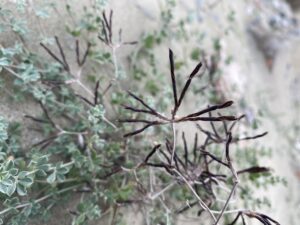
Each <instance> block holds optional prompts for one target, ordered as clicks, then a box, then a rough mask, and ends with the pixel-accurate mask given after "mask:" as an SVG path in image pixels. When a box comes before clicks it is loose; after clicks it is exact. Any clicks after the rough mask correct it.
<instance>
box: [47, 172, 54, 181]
mask: <svg viewBox="0 0 300 225" xmlns="http://www.w3.org/2000/svg"><path fill="white" fill-rule="evenodd" d="M55 180H56V170H55V171H54V172H53V173H51V174H50V175H49V176H48V177H47V182H48V183H49V184H53V183H54V182H55Z"/></svg>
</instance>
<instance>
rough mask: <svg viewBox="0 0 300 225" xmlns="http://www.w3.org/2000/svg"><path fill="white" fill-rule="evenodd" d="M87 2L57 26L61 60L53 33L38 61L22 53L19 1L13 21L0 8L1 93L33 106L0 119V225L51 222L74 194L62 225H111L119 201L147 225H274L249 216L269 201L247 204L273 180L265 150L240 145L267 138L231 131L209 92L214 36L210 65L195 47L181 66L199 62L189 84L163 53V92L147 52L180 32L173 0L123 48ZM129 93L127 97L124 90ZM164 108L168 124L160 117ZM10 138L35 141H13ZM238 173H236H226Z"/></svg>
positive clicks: (215, 91) (234, 122) (217, 74)
mask: <svg viewBox="0 0 300 225" xmlns="http://www.w3.org/2000/svg"><path fill="white" fill-rule="evenodd" d="M96 2H98V3H97V4H96V5H92V7H91V9H89V8H84V13H83V16H82V17H81V18H79V22H78V23H76V22H75V24H74V26H70V25H68V26H66V32H67V33H68V35H70V36H71V37H72V40H73V44H70V43H69V47H70V46H71V47H70V48H71V53H72V54H71V55H70V54H69V52H68V51H67V50H66V48H67V47H66V46H67V45H64V44H63V42H62V41H61V39H62V38H59V37H57V36H55V37H54V38H52V37H51V38H49V37H42V38H41V40H39V41H40V49H41V50H43V53H45V54H43V53H40V52H39V53H38V52H35V51H34V50H33V49H34V48H32V49H31V48H29V47H28V45H27V42H31V41H32V39H30V38H31V37H30V36H29V37H28V36H27V35H28V33H29V31H28V29H29V28H28V27H27V26H26V23H25V22H24V21H23V20H22V19H20V20H19V18H22V17H21V16H20V15H23V14H22V9H23V10H24V8H26V5H22V4H21V3H19V5H18V6H19V10H20V15H19V17H14V15H13V12H12V11H10V10H6V9H2V8H1V11H0V14H1V17H3V18H4V19H3V21H2V23H1V28H2V29H1V30H3V31H8V30H11V31H12V32H14V33H15V34H16V38H18V39H19V40H20V41H19V42H17V44H16V45H14V46H12V47H8V48H5V47H2V48H1V52H0V68H1V70H2V74H3V75H4V76H9V77H8V78H7V79H5V80H3V82H2V83H4V84H5V83H7V84H8V85H9V84H10V81H11V82H12V84H11V85H12V87H11V89H9V88H6V87H5V85H2V88H3V89H4V90H6V92H7V94H8V96H9V98H10V99H9V100H11V101H15V102H22V101H26V103H27V102H31V103H32V104H34V107H36V108H37V110H34V111H36V112H35V113H34V115H31V114H30V115H29V114H26V115H25V116H24V118H26V119H27V120H28V123H30V126H28V125H25V124H17V123H13V122H11V123H8V122H7V121H6V120H5V119H4V118H2V117H1V118H0V143H1V145H0V147H1V152H0V161H1V166H0V192H1V194H0V198H1V200H2V201H3V205H2V211H0V216H1V218H2V223H5V224H27V223H29V221H31V220H34V219H37V220H38V219H41V218H43V219H48V220H51V215H50V216H49V214H50V213H51V208H52V207H55V205H56V204H58V203H60V202H61V200H60V199H61V198H65V197H66V198H69V199H70V198H72V197H73V196H78V195H79V196H80V197H79V198H78V201H77V202H78V204H77V206H75V207H73V208H72V209H71V210H69V212H67V211H66V212H65V213H66V215H69V216H70V217H71V218H72V224H87V223H89V221H93V220H97V219H102V217H104V216H105V215H106V214H111V224H122V223H123V222H124V220H123V219H124V216H122V212H119V209H120V208H123V207H126V206H129V205H140V206H141V211H143V212H144V213H145V214H146V215H145V218H146V221H147V222H148V224H165V222H164V221H166V224H174V223H175V218H176V216H177V215H179V214H184V215H190V214H194V215H197V216H199V217H203V218H206V217H207V216H209V217H210V218H211V220H212V221H214V224H219V223H221V221H222V223H223V222H224V223H230V222H228V221H229V220H233V221H232V222H231V223H230V224H235V223H236V222H237V220H238V218H239V217H241V218H242V220H243V221H244V217H249V218H255V219H257V220H259V221H260V222H261V223H263V224H271V223H274V224H278V223H277V222H276V221H274V220H273V219H271V218H270V217H268V216H266V215H264V214H261V213H258V212H256V211H254V210H249V208H250V207H251V208H252V207H257V206H260V205H262V204H268V201H267V200H260V199H256V198H255V197H253V192H254V190H255V188H256V187H260V186H267V185H268V184H271V185H273V184H274V183H277V182H280V181H281V179H280V178H274V177H273V176H272V175H271V173H270V169H269V168H266V167H261V166H259V164H258V163H259V160H260V158H261V157H262V156H263V154H262V152H267V151H266V150H265V149H264V148H263V149H262V150H261V151H259V149H256V148H253V147H250V146H246V147H245V146H243V145H239V143H240V142H243V141H245V140H250V139H257V138H260V137H262V136H264V135H266V132H265V133H261V134H256V135H254V136H247V135H244V136H241V137H240V136H239V135H235V134H234V133H233V131H234V129H236V127H237V126H238V124H239V123H240V120H242V119H243V118H245V116H244V115H241V116H236V115H235V114H236V111H237V110H238V107H236V108H235V109H227V108H229V107H230V106H231V105H232V104H233V102H232V101H225V100H224V99H225V98H226V95H225V94H224V93H223V92H221V91H220V90H219V88H218V82H219V81H220V79H221V69H220V67H219V64H220V61H221V57H220V52H221V51H222V47H221V44H220V41H219V39H214V40H213V46H214V51H213V54H211V55H210V56H209V57H205V54H206V50H205V49H199V48H198V47H197V48H195V49H192V50H191V52H190V56H191V59H190V61H192V62H195V61H197V63H198V64H197V66H196V67H195V69H194V70H193V71H192V72H191V74H190V75H189V76H188V77H186V76H180V74H181V73H182V72H183V71H184V70H185V68H186V67H187V65H188V63H187V62H186V61H184V60H176V59H174V56H173V52H172V51H171V50H170V51H169V63H170V74H171V81H172V82H171V85H170V87H168V86H167V85H165V84H166V83H167V82H168V81H167V79H168V77H167V76H163V73H164V72H163V71H160V69H159V67H158V65H157V64H158V61H159V60H158V58H157V57H161V56H158V55H156V54H155V50H157V49H160V48H162V46H163V44H164V43H165V42H166V40H167V39H168V38H169V37H174V38H175V39H176V40H177V41H182V40H183V41H186V39H187V38H188V36H189V35H188V33H187V31H186V28H185V23H186V21H183V20H180V21H176V22H177V23H178V29H175V30H173V29H172V26H171V22H174V21H175V19H174V17H173V13H172V12H173V9H174V7H175V3H174V2H173V1H167V2H166V8H165V9H163V11H162V12H161V22H162V23H161V27H160V28H159V29H158V30H155V31H153V32H148V33H145V34H143V36H142V37H141V39H140V40H139V41H138V42H137V41H123V38H122V32H121V30H120V31H119V33H118V37H115V36H116V35H115V32H114V31H113V29H112V25H113V12H112V11H110V13H108V14H107V13H105V12H104V11H103V12H102V10H103V6H104V5H105V2H104V1H96ZM24 4H25V3H24ZM51 7H52V8H54V9H55V5H47V6H43V7H42V8H41V9H36V10H37V11H36V16H37V17H38V18H42V19H44V18H50V14H51V13H50V12H49V10H50V8H51ZM66 10H67V13H68V15H69V16H70V17H73V15H74V12H73V11H72V6H71V5H66ZM99 12H101V13H99ZM100 15H101V16H100ZM23 16H24V15H23ZM16 18H17V19H16ZM70 36H69V38H70ZM200 36H201V35H200ZM198 38H200V39H201V38H202V36H201V37H198ZM99 43H102V45H101V46H102V48H100V50H99V47H98V46H97V45H98V44H99ZM124 45H128V46H129V47H131V48H132V49H133V53H132V54H131V57H130V58H129V60H128V61H129V62H130V63H129V64H130V65H129V66H128V68H129V69H128V70H125V68H127V67H125V66H123V65H122V64H121V63H120V62H119V60H118V54H117V53H118V51H119V49H120V48H122V47H123V46H124ZM137 46H138V47H137ZM203 58H204V60H201V59H203ZM207 58H209V61H210V62H209V63H208V62H207V61H208V60H207ZM72 60H73V61H72ZM200 60H201V61H202V62H201V63H199V61H200ZM227 62H228V63H230V60H227ZM145 65H146V66H145ZM204 67H206V70H204V69H203V68H204ZM103 68H106V70H105V72H103V71H104V70H103ZM94 71H96V72H94ZM98 71H101V73H103V75H101V76H99V75H98ZM175 71H176V74H175ZM107 73H108V76H106V74H107ZM128 74H130V75H128ZM200 74H201V75H200ZM200 79H202V80H203V84H207V85H203V86H202V87H200V88H198V89H197V88H195V86H193V84H192V83H193V82H198V81H199V82H200ZM125 87H126V88H125ZM128 87H129V89H131V90H136V92H134V93H133V92H128V94H126V90H127V89H128ZM192 88H193V90H192V93H191V91H190V89H192ZM179 90H181V91H179ZM141 92H142V93H143V94H142V95H141V96H140V95H138V94H137V93H141ZM198 96H202V97H200V98H198ZM187 98H188V99H191V100H190V101H191V102H193V103H194V104H195V105H200V104H202V105H203V104H208V105H209V106H207V107H204V109H203V110H200V111H199V110H198V109H197V111H196V112H193V113H191V112H188V113H187V114H185V116H179V115H181V114H183V112H185V111H184V109H182V108H183V104H184V101H183V100H186V99H187ZM38 109H39V110H38ZM224 109H226V111H225V113H223V111H222V114H220V112H219V110H224ZM168 110H171V113H170V116H167V113H160V112H168ZM216 111H218V113H216V114H213V113H215V112H216ZM223 114H224V115H223ZM225 114H226V116H225ZM232 115H233V116H232ZM184 122H192V123H195V124H196V125H197V129H198V130H197V132H195V133H193V134H190V133H185V132H182V133H181V134H179V130H180V128H179V127H177V124H180V123H184ZM200 122H201V123H200ZM123 123H129V125H126V126H124V125H123ZM138 124H144V126H141V127H140V126H138ZM168 125H170V126H171V130H170V127H168ZM131 129H132V130H133V131H132V130H131ZM128 130H129V131H128ZM21 131H22V132H23V133H24V132H25V133H27V132H30V133H31V134H32V136H36V135H39V136H42V137H43V138H41V139H39V140H38V141H33V143H32V141H31V140H27V143H23V141H22V140H23V138H22V133H21ZM132 136H134V137H132ZM186 136H194V143H193V144H191V143H188V141H187V140H186ZM179 137H181V139H182V144H180V143H179ZM190 145H193V147H192V148H191V149H189V146H190ZM234 145H235V146H236V147H233V146H234ZM232 148H234V149H232ZM233 151H235V152H236V154H234V153H233ZM266 155H267V154H266ZM234 159H236V162H235V161H233V160H234ZM235 164H238V166H236V165H235ZM241 165H243V169H239V170H238V169H236V167H240V166H241ZM237 197H240V198H241V199H242V202H241V203H240V204H237V206H236V207H235V208H234V207H233V206H231V204H230V205H229V203H230V202H231V200H232V199H233V198H237ZM221 198H225V200H224V199H223V200H222V199H221ZM232 215H235V216H236V218H235V219H234V218H233V217H232ZM221 219H223V220H221ZM122 221H123V222H122Z"/></svg>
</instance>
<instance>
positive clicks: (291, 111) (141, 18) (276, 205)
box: [0, 0, 300, 225]
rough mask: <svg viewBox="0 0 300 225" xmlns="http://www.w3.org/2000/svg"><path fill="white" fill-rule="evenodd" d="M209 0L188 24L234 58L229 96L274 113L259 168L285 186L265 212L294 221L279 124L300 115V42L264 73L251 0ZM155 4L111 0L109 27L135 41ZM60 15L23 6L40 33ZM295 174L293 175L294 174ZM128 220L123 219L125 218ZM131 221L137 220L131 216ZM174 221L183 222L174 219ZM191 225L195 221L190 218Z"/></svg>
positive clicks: (4, 107)
mask: <svg viewBox="0 0 300 225" xmlns="http://www.w3.org/2000/svg"><path fill="white" fill-rule="evenodd" d="M30 2H31V3H32V6H34V4H39V3H41V2H43V1H38V0H31V1H30ZM56 2H57V3H58V4H59V5H61V7H63V5H64V4H65V1H61V0H57V1H56ZM71 2H75V1H70V3H71ZM178 2H179V8H178V12H176V13H178V14H180V13H186V12H188V11H190V10H193V9H195V8H196V7H195V3H196V1H189V2H188V1H184V0H181V1H178ZM209 2H213V3H214V4H215V5H209V4H208V5H209V6H210V7H209V6H208V5H206V4H204V6H203V8H202V9H201V12H200V13H201V14H202V15H203V22H201V23H198V24H197V23H196V24H193V26H195V29H201V27H210V28H211V29H210V31H209V33H208V34H207V35H209V36H212V37H215V36H219V37H222V38H221V40H222V45H223V46H224V49H225V53H224V54H226V55H233V56H234V62H233V63H232V64H231V65H230V66H228V67H225V66H224V69H225V73H226V74H225V75H226V77H228V78H229V83H230V84H236V85H237V87H238V88H237V89H238V91H237V92H235V93H234V94H233V96H234V95H244V97H245V99H246V100H247V101H248V103H249V105H251V107H252V110H253V111H254V112H257V110H258V109H259V108H260V107H265V106H266V105H267V106H268V108H269V109H270V110H271V113H272V115H273V116H274V117H275V116H276V118H272V117H271V118H269V117H268V116H267V117H266V118H265V119H266V121H264V123H263V128H265V130H268V131H269V135H268V136H267V137H266V138H265V139H264V141H265V142H266V143H267V145H269V146H270V147H272V148H274V157H273V158H272V159H270V160H269V162H267V163H266V165H265V166H270V167H272V168H274V172H275V173H277V174H279V175H281V176H284V177H286V178H287V181H288V182H289V185H288V187H287V188H285V187H275V188H272V189H271V190H268V195H269V196H270V199H271V201H272V203H273V208H272V210H267V211H266V213H268V215H270V216H271V217H273V218H275V219H276V220H278V221H280V222H281V223H282V224H297V220H296V218H298V219H299V216H300V215H299V211H300V204H299V201H300V196H299V190H300V177H299V171H300V167H299V162H300V157H299V155H300V153H299V151H298V156H296V157H295V155H292V152H295V151H294V150H293V149H291V146H290V145H289V144H288V141H287V139H286V137H284V135H283V134H282V131H283V130H282V129H283V128H282V125H285V124H289V123H292V121H295V122H294V123H298V125H300V124H299V118H300V116H299V114H297V113H296V112H297V111H296V109H295V105H294V99H295V97H296V96H298V98H300V97H299V96H300V94H299V92H300V82H299V79H300V64H299V60H300V47H299V46H300V45H299V44H300V41H299V40H297V39H295V40H294V41H293V42H291V43H290V45H289V46H287V47H286V48H285V49H283V50H281V51H280V52H279V53H278V56H277V58H276V61H275V63H274V69H273V71H272V72H270V71H269V70H268V69H267V67H266V65H265V62H264V59H263V55H262V53H261V52H260V51H259V49H258V48H257V47H256V44H255V42H254V39H253V38H252V37H251V36H250V34H249V32H247V23H248V20H249V17H248V13H247V9H248V6H249V4H251V1H243V0H239V1H232V0H223V1H221V0H220V2H217V1H209ZM88 4H90V3H89V1H88V0H84V1H83V0H80V1H79V0H77V1H76V4H75V5H76V7H77V8H78V13H79V14H80V13H82V6H83V5H88ZM160 4H161V1H154V0H143V1H138V0H111V3H110V5H109V8H112V9H113V10H114V15H115V23H114V26H115V27H122V29H123V33H124V39H125V40H135V39H137V38H138V37H139V36H140V34H141V33H142V32H143V31H144V30H145V29H147V30H151V29H154V28H155V27H156V26H157V23H158V17H159V7H160ZM3 5H4V6H7V5H11V6H12V5H13V4H12V3H11V1H9V0H1V3H0V6H3ZM73 5H74V4H73ZM232 10H234V12H235V22H234V26H235V29H234V32H231V33H230V34H229V35H224V30H222V29H221V28H222V27H223V26H226V25H228V24H227V23H228V19H227V16H228V14H229V13H230V12H231V11H232ZM60 13H61V15H62V17H61V18H57V19H51V20H44V21H40V24H38V23H37V20H36V18H35V17H34V16H33V15H31V14H30V9H29V14H28V18H27V19H28V20H29V21H30V24H29V26H31V27H36V32H41V27H42V30H43V31H44V32H45V33H46V34H48V35H49V36H51V34H56V35H60V34H61V32H63V30H64V27H63V26H62V23H61V22H60V21H61V20H62V19H64V17H63V13H64V10H63V9H61V12H60ZM30 15H31V16H30ZM13 38H15V37H14V36H12V35H11V34H7V35H6V36H2V37H0V41H1V45H3V46H8V45H10V44H12V43H13V40H14V39H13ZM68 41H69V40H68V39H65V40H64V43H65V44H66V45H68ZM192 44H197V43H192ZM170 45H171V46H172V47H174V48H175V49H176V51H177V52H180V51H182V50H181V48H180V46H176V43H173V42H170ZM35 47H36V48H37V51H40V50H38V45H36V46H35ZM168 47H169V46H166V49H164V50H161V52H160V53H158V54H164V55H167V49H168ZM191 47H193V46H191ZM129 52H130V49H128V48H124V49H122V51H120V55H119V57H120V59H124V57H125V56H126V55H127V54H129ZM295 79H298V85H297V83H295ZM293 85H294V86H293ZM299 101H300V100H299ZM0 103H1V107H0V114H3V115H5V116H6V117H7V118H8V119H10V120H22V118H23V113H27V114H30V112H33V111H35V110H36V109H35V108H34V107H32V105H30V104H27V103H24V104H21V105H20V104H11V103H10V102H5V101H4V100H3V99H2V98H0ZM187 107H189V106H187ZM298 112H299V111H298ZM297 118H298V120H297ZM291 125H292V124H291ZM294 125H295V124H294ZM291 156H293V157H291ZM296 160H298V161H296ZM297 173H298V177H297V176H296V174H297ZM55 211H56V213H57V217H55V218H54V220H53V221H52V224H53V225H54V224H68V221H65V219H63V218H61V213H63V212H62V211H63V210H61V209H60V208H58V209H56V210H55ZM297 213H298V215H297ZM291 217H293V218H294V223H292V222H293V221H290V218H291ZM131 219H132V218H129V220H131ZM103 224H105V222H104V223H103ZM131 224H142V223H141V221H140V220H137V219H135V218H134V221H132V223H131ZM178 224H184V223H183V222H182V223H181V222H180V223H178ZM188 224H191V223H188ZM195 224H199V223H198V222H196V223H195Z"/></svg>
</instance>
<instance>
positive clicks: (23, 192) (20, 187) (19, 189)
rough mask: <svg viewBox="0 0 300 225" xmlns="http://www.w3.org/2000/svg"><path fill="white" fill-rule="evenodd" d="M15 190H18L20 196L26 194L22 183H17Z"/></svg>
mask: <svg viewBox="0 0 300 225" xmlns="http://www.w3.org/2000/svg"><path fill="white" fill-rule="evenodd" d="M17 192H18V195H20V196H25V195H27V190H26V187H25V186H23V185H22V184H18V185H17Z"/></svg>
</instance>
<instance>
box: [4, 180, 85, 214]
mask: <svg viewBox="0 0 300 225" xmlns="http://www.w3.org/2000/svg"><path fill="white" fill-rule="evenodd" d="M81 185H82V184H77V185H74V186H71V187H67V188H64V189H61V190H60V191H57V192H54V193H51V194H48V195H45V196H43V197H41V198H39V199H37V200H35V201H34V203H39V202H42V201H44V200H46V199H48V198H50V197H52V196H54V195H57V194H62V193H64V192H67V191H70V190H72V189H74V188H77V187H79V186H81ZM31 204H32V203H31V202H30V203H24V204H21V205H18V206H16V207H11V208H7V209H4V210H2V211H0V215H3V214H5V213H7V212H9V211H10V210H12V209H21V208H24V207H26V206H29V205H31Z"/></svg>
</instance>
